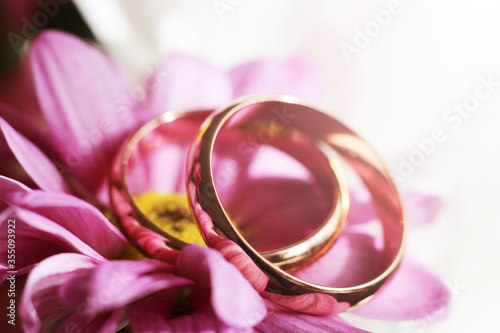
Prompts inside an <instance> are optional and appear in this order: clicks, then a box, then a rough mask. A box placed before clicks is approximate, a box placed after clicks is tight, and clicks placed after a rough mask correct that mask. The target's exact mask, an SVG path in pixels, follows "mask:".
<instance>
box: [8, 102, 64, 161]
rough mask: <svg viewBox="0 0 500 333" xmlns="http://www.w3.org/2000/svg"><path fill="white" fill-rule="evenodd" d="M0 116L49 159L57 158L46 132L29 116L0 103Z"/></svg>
mask: <svg viewBox="0 0 500 333" xmlns="http://www.w3.org/2000/svg"><path fill="white" fill-rule="evenodd" d="M24 98H26V97H24ZM33 98H35V96H33ZM0 117H2V118H3V119H4V120H5V121H6V122H7V123H9V125H10V126H12V127H13V128H14V129H15V130H16V131H18V132H19V134H21V135H23V136H24V137H25V138H26V139H28V140H29V141H31V142H36V146H37V147H38V148H39V149H40V150H41V151H43V152H44V153H45V154H46V155H48V156H49V157H50V158H51V159H55V158H58V155H57V153H56V152H55V150H54V148H53V146H52V142H50V140H48V139H47V133H46V132H44V131H42V129H41V128H40V127H39V126H38V125H37V124H35V122H33V120H32V119H31V118H30V117H28V116H26V115H25V114H23V113H21V112H19V111H17V110H13V109H11V108H10V107H8V106H7V105H2V104H0Z"/></svg>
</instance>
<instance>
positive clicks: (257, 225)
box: [224, 178, 333, 251]
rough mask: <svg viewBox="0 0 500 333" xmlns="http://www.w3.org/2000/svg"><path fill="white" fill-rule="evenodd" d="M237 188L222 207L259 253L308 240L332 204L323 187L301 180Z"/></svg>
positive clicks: (278, 180)
mask: <svg viewBox="0 0 500 333" xmlns="http://www.w3.org/2000/svg"><path fill="white" fill-rule="evenodd" d="M238 187H239V191H237V192H236V193H235V194H234V195H233V196H232V197H231V198H229V199H228V202H227V203H226V204H225V205H224V207H225V208H226V210H227V211H228V213H229V216H231V219H233V220H234V221H235V222H236V223H237V224H238V226H239V227H240V230H241V232H243V234H245V235H248V236H247V241H249V242H250V244H251V245H252V246H253V247H255V249H257V250H258V251H268V250H274V249H278V248H282V247H286V246H289V245H291V244H294V243H297V242H299V241H301V240H303V239H304V238H306V237H308V236H310V235H311V234H312V233H313V232H314V231H315V230H316V229H317V228H318V227H319V226H320V225H321V224H322V223H323V222H324V221H325V219H326V218H327V216H328V212H329V210H330V209H331V206H332V202H333V199H332V198H331V197H330V199H329V198H328V197H329V196H328V195H326V194H325V193H324V191H323V189H322V187H320V186H314V185H312V184H310V183H308V182H305V181H302V180H295V179H286V178H267V179H266V178H264V179H259V180H248V181H243V182H241V185H240V186H238ZM328 199H329V200H328ZM263 230H265V232H262V231H263Z"/></svg>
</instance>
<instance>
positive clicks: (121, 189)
mask: <svg viewBox="0 0 500 333" xmlns="http://www.w3.org/2000/svg"><path fill="white" fill-rule="evenodd" d="M211 112H212V110H200V111H192V112H186V113H174V112H167V113H165V114H163V115H161V116H159V117H157V118H155V119H153V120H151V121H150V122H148V123H146V124H145V125H144V126H142V127H141V128H140V129H139V130H138V131H137V132H136V133H135V134H134V135H133V136H132V137H131V138H130V139H129V140H128V141H127V142H125V143H124V145H123V146H122V147H121V149H120V151H119V153H118V155H117V158H116V159H115V163H114V165H113V168H112V173H111V182H110V199H111V206H112V208H113V212H114V215H115V216H116V217H117V220H118V222H119V224H120V226H121V228H122V230H123V232H124V233H125V235H126V236H127V238H128V239H129V240H130V241H131V242H132V243H133V244H134V245H135V246H136V247H137V248H138V249H139V250H141V252H143V253H144V254H145V255H146V256H148V257H153V258H157V259H160V260H164V261H170V262H171V261H175V258H176V257H177V251H178V250H181V249H182V248H183V247H184V246H185V245H186V243H185V242H184V241H183V240H181V239H179V238H177V237H175V236H173V235H171V234H169V233H168V232H166V231H165V230H163V229H162V228H160V227H159V226H158V225H156V224H155V222H154V221H152V220H150V219H149V218H148V217H147V216H146V215H145V214H144V212H142V211H141V210H140V209H139V207H138V206H137V205H136V203H135V201H134V199H133V197H132V195H131V192H130V189H129V186H128V180H127V167H128V166H129V164H130V163H131V160H132V159H136V158H137V157H135V156H134V152H135V151H136V150H137V151H141V152H142V153H144V152H145V151H146V152H147V151H148V150H154V149H156V148H158V146H159V145H160V146H161V145H168V144H169V143H173V142H179V141H182V142H187V143H190V142H191V141H192V140H193V139H195V136H196V134H197V133H198V130H199V128H200V126H201V125H202V124H203V121H204V120H205V119H206V118H207V117H208V116H209V114H210V113H211ZM254 124H255V123H254ZM270 124H271V125H273V124H274V123H272V122H271V123H270ZM257 125H258V124H257ZM252 131H255V126H254V127H253V129H252V128H246V129H242V131H239V132H238V131H234V132H232V133H230V135H232V137H231V138H229V139H231V140H240V139H241V138H242V137H243V136H245V135H248V133H251V132H252ZM152 137H154V138H156V139H151V138H152ZM285 139H286V140H289V138H285ZM151 141H155V142H154V143H153V144H152V143H151ZM285 143H286V144H285ZM270 145H274V146H275V147H276V148H277V149H280V150H282V151H284V152H285V153H287V154H289V155H290V156H292V157H295V158H296V159H297V160H298V161H299V162H301V163H303V165H304V166H305V167H306V168H308V169H310V170H311V173H312V174H313V175H316V174H320V170H319V169H318V165H317V164H314V163H311V161H309V160H307V159H305V160H304V159H303V160H300V156H295V155H299V153H298V152H297V151H298V150H297V149H293V145H290V142H289V141H283V140H279V139H276V140H272V142H271V143H270ZM287 147H288V148H287ZM306 148H307V149H309V147H306ZM210 153H211V150H210ZM319 155H320V157H322V158H323V157H324V156H323V155H321V154H319ZM324 164H325V165H328V171H329V172H328V173H329V174H328V175H324V179H323V180H322V181H323V182H329V183H331V185H332V187H331V188H332V198H333V199H332V203H331V209H330V211H329V213H328V216H327V218H326V219H325V221H324V222H323V223H322V224H321V226H320V227H319V228H318V229H317V230H316V232H314V233H312V234H311V235H310V236H309V237H307V238H305V239H303V240H302V241H299V242H297V243H295V244H291V245H289V246H286V247H284V248H280V249H276V250H269V251H265V252H262V253H260V254H259V256H260V257H261V258H264V260H266V262H268V263H270V264H272V265H274V266H275V267H281V268H282V269H284V270H288V269H293V268H295V267H300V266H301V265H304V264H306V263H307V262H312V261H314V260H315V259H316V258H317V257H319V256H321V255H322V254H324V253H325V252H326V251H327V250H328V249H330V248H331V246H332V245H333V244H334V243H335V241H336V240H337V238H338V237H339V235H340V233H341V231H342V228H343V225H344V221H345V218H346V215H347V211H348V205H349V196H348V192H347V188H346V185H345V183H344V177H343V176H342V173H341V170H340V167H339V165H337V163H336V162H335V161H334V160H328V159H327V158H326V157H324ZM167 167H168V166H165V168H167ZM207 170H211V169H210V168H209V169H207ZM322 173H323V174H325V171H322ZM225 218H226V222H227V223H228V224H229V225H232V222H231V221H230V219H229V217H227V216H225ZM291 227H293V226H291ZM208 245H210V244H208Z"/></svg>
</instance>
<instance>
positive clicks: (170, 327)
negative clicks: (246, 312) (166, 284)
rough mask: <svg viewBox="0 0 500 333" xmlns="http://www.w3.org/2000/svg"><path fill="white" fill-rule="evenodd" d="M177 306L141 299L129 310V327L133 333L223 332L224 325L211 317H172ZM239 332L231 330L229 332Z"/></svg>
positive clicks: (160, 299) (167, 300)
mask: <svg viewBox="0 0 500 333" xmlns="http://www.w3.org/2000/svg"><path fill="white" fill-rule="evenodd" d="M175 306H177V302H176V300H175V299H173V298H171V297H164V296H153V297H148V298H146V299H143V300H141V301H139V302H137V303H135V304H133V305H132V306H131V308H130V327H131V329H132V331H134V332H138V333H139V332H144V333H146V332H148V333H149V332H204V333H206V332H214V333H215V332H225V330H224V328H225V327H224V326H225V325H224V324H223V323H221V322H220V321H218V320H217V317H215V316H214V315H213V314H212V316H210V315H207V314H202V313H192V314H186V315H181V316H177V317H175V316H172V312H173V308H175ZM226 328H227V327H226ZM236 331H239V330H235V329H232V330H230V332H236Z"/></svg>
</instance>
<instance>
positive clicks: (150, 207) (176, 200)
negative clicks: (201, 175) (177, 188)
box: [134, 191, 205, 246]
mask: <svg viewBox="0 0 500 333" xmlns="http://www.w3.org/2000/svg"><path fill="white" fill-rule="evenodd" d="M134 201H135V204H136V205H137V207H138V208H139V209H140V210H141V211H142V212H143V214H144V215H145V216H146V217H147V218H148V219H150V220H151V221H153V222H154V223H155V224H156V225H157V226H159V227H160V228H162V229H163V230H164V231H166V232H168V233H169V234H171V235H172V236H174V237H177V238H179V239H181V240H183V241H184V242H186V243H194V244H198V245H203V246H205V242H204V241H203V237H202V236H201V234H200V232H199V230H198V227H197V226H196V224H195V223H194V221H193V218H192V217H191V212H190V211H189V206H188V201H187V197H186V195H185V194H178V193H170V194H161V193H157V192H153V191H149V192H146V193H143V194H140V195H138V196H135V197H134Z"/></svg>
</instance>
